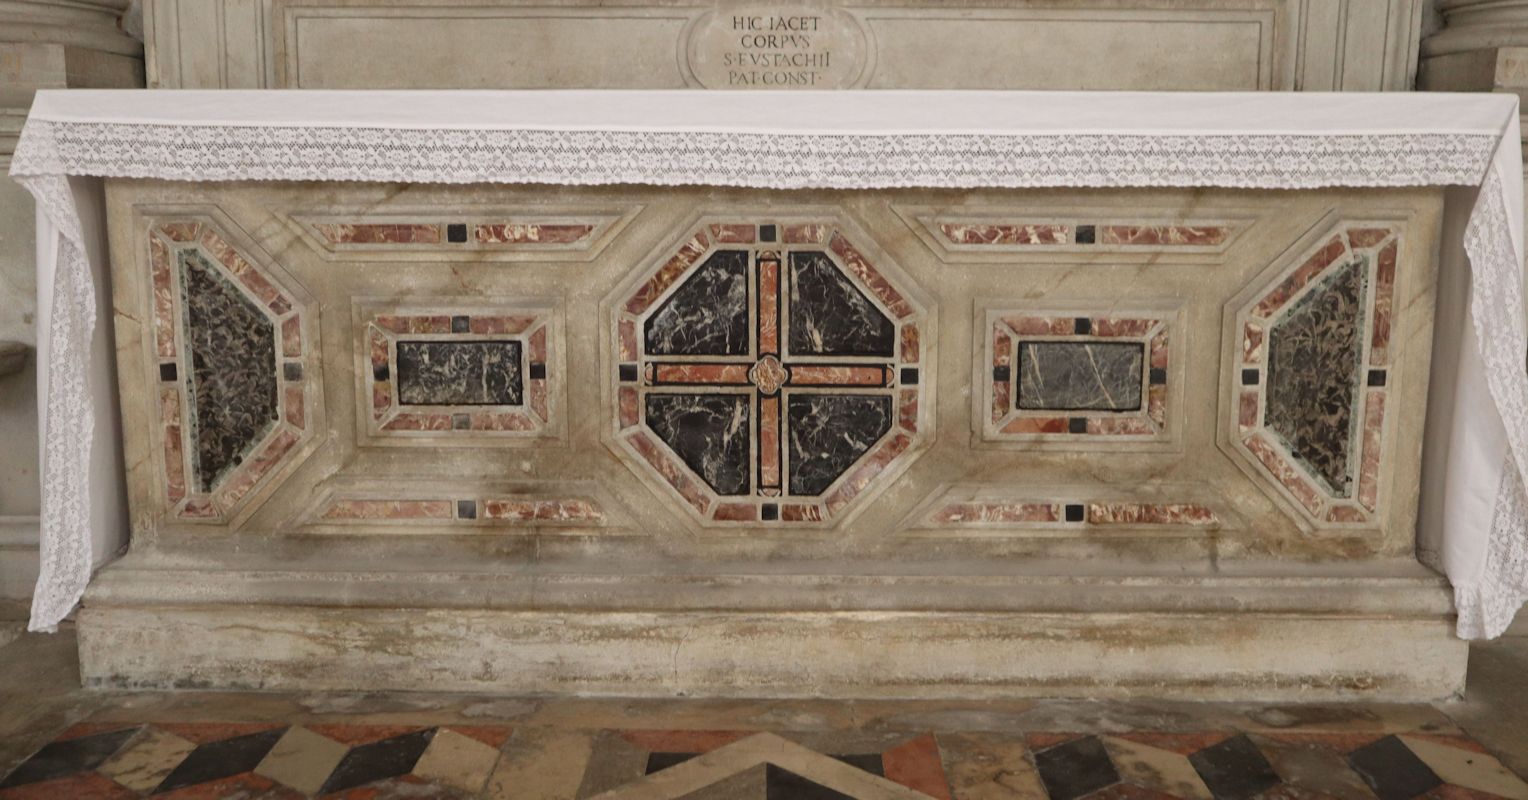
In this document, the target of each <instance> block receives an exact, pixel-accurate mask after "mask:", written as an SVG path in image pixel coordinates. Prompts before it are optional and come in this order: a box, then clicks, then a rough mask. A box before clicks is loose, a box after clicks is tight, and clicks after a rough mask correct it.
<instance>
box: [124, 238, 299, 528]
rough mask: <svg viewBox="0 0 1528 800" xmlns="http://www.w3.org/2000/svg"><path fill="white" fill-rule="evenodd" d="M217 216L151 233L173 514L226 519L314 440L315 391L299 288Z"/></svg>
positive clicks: (155, 345)
mask: <svg viewBox="0 0 1528 800" xmlns="http://www.w3.org/2000/svg"><path fill="white" fill-rule="evenodd" d="M220 224H221V223H213V222H211V221H210V220H205V219H187V220H172V221H162V222H158V223H157V224H155V225H153V226H152V228H151V231H150V235H149V237H148V242H147V244H148V254H149V264H150V277H151V285H150V287H149V291H150V292H151V294H152V297H151V303H150V306H149V307H150V308H151V309H152V313H153V322H152V328H153V331H154V336H153V338H152V345H151V346H152V350H153V354H154V355H155V356H156V357H157V359H158V360H157V361H156V362H155V363H154V374H153V376H152V380H154V381H155V382H156V383H158V384H159V387H160V388H159V390H158V391H157V393H156V397H157V400H158V404H159V424H158V426H157V430H156V434H157V435H158V436H159V437H160V439H161V441H162V442H163V447H162V449H161V453H162V457H163V468H162V472H161V473H160V478H161V480H162V482H163V485H164V497H165V500H166V501H167V503H168V505H169V507H170V510H171V514H172V515H173V516H175V517H178V518H180V519H183V520H194V521H206V522H222V521H225V520H226V518H227V517H228V516H229V515H230V514H232V513H234V512H235V511H236V510H237V509H238V508H239V507H240V505H241V504H242V502H243V500H244V499H245V498H246V497H247V496H249V495H250V494H251V493H252V492H253V491H254V490H255V489H256V488H257V487H258V486H260V485H262V483H263V482H265V481H267V479H268V478H269V476H270V475H271V474H272V473H274V472H276V471H277V470H278V469H279V468H280V467H281V466H282V465H283V464H284V463H286V462H287V461H288V457H289V455H290V454H292V453H293V452H295V451H296V450H297V449H298V446H299V445H300V443H302V442H303V441H304V440H305V439H306V438H307V436H308V431H309V430H310V426H311V424H312V418H313V416H314V414H313V413H312V412H311V411H310V408H309V407H310V406H311V405H312V403H311V402H310V398H311V397H312V396H313V395H314V394H315V393H316V392H317V391H318V389H317V384H316V381H315V373H316V369H314V367H313V365H311V364H310V363H309V359H308V350H307V345H306V339H307V337H306V336H305V334H304V324H305V323H304V311H303V308H302V302H300V301H299V299H298V297H299V295H297V294H295V293H294V292H292V291H290V290H289V289H288V288H286V287H285V286H284V285H283V281H284V280H286V279H285V278H283V277H281V276H280V275H279V274H278V272H277V270H276V269H274V268H272V267H268V266H265V265H262V264H261V263H259V262H258V261H255V260H252V259H250V258H248V257H247V256H246V255H245V254H244V252H242V251H241V248H239V247H235V246H234V244H232V243H231V240H230V238H229V236H228V234H227V231H225V230H223V229H221V228H220V227H219V226H220Z"/></svg>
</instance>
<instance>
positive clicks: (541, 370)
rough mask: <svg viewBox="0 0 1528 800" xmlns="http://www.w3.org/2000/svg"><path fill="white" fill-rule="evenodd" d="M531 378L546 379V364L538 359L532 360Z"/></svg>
mask: <svg viewBox="0 0 1528 800" xmlns="http://www.w3.org/2000/svg"><path fill="white" fill-rule="evenodd" d="M531 380H533V381H544V380H546V364H543V363H541V362H540V361H534V362H532V363H531Z"/></svg>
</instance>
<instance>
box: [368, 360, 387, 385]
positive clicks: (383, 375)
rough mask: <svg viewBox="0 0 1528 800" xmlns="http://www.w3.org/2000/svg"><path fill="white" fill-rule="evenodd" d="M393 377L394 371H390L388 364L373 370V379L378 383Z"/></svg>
mask: <svg viewBox="0 0 1528 800" xmlns="http://www.w3.org/2000/svg"><path fill="white" fill-rule="evenodd" d="M391 377H392V370H389V369H388V368H387V365H386V364H378V365H376V366H375V367H372V368H371V379H372V380H374V381H377V382H378V383H380V382H382V381H385V380H387V379H388V378H391Z"/></svg>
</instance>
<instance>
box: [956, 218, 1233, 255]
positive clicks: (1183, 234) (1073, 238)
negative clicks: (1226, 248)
mask: <svg viewBox="0 0 1528 800" xmlns="http://www.w3.org/2000/svg"><path fill="white" fill-rule="evenodd" d="M1085 226H1086V227H1092V228H1093V231H1094V240H1093V241H1092V242H1078V241H1077V231H1078V229H1079V228H1082V227H1085ZM930 227H932V228H933V230H934V231H935V232H936V233H937V234H938V236H939V238H941V239H943V240H944V242H945V244H948V245H954V246H957V247H972V248H980V247H993V248H1007V247H1018V248H1022V247H1029V246H1035V245H1039V246H1045V247H1068V248H1076V249H1079V250H1089V249H1096V248H1098V247H1124V248H1141V249H1146V248H1155V249H1171V248H1175V247H1218V246H1220V245H1222V244H1225V243H1226V242H1228V241H1230V239H1231V235H1232V233H1233V232H1234V231H1235V230H1236V226H1234V225H1223V224H1212V223H1194V222H1186V223H1178V224H1157V223H1128V222H1112V221H1105V222H1092V221H1078V222H1042V221H1023V220H999V219H986V220H964V221H953V220H942V221H939V220H935V221H931V223H930Z"/></svg>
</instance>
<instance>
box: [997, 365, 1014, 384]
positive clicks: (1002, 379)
mask: <svg viewBox="0 0 1528 800" xmlns="http://www.w3.org/2000/svg"><path fill="white" fill-rule="evenodd" d="M1012 378H1013V375H1012V373H1011V371H1010V370H1009V367H1008V365H1007V364H1004V365H1003V366H1001V367H993V368H992V381H993V382H994V383H1007V382H1008V381H1010V380H1012Z"/></svg>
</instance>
